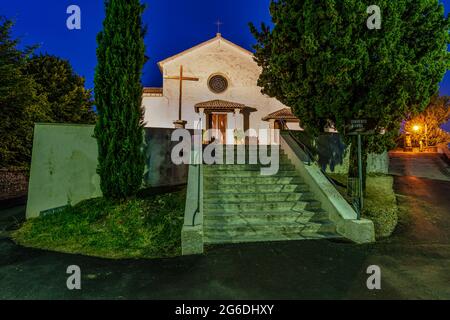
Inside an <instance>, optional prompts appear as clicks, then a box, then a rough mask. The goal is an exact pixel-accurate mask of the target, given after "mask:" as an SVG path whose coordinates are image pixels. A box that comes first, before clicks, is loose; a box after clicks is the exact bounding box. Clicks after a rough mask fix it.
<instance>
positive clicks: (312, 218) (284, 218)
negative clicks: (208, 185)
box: [204, 210, 329, 226]
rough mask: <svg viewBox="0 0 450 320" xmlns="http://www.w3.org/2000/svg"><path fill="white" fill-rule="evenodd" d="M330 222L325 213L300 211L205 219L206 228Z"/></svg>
mask: <svg viewBox="0 0 450 320" xmlns="http://www.w3.org/2000/svg"><path fill="white" fill-rule="evenodd" d="M327 221H329V218H328V215H327V214H326V213H325V211H322V210H317V211H306V210H303V211H299V212H292V211H288V212H278V213H276V212H257V213H240V214H233V213H216V214H208V215H205V217H204V225H205V226H218V225H222V226H223V225H224V224H229V225H234V224H248V223H250V224H258V223H273V222H275V223H277V222H278V223H309V222H315V223H323V222H327Z"/></svg>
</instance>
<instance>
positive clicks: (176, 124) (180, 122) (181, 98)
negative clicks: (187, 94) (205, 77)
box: [164, 66, 200, 128]
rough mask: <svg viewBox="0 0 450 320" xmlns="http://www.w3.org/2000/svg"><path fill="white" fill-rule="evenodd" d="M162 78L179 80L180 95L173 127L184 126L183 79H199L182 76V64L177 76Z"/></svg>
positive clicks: (197, 79)
mask: <svg viewBox="0 0 450 320" xmlns="http://www.w3.org/2000/svg"><path fill="white" fill-rule="evenodd" d="M164 79H169V80H178V81H180V97H179V105H178V120H177V121H175V123H174V124H175V127H176V128H181V127H182V128H184V127H185V125H186V121H184V120H182V118H181V109H182V107H183V81H199V80H200V79H199V78H192V77H184V76H183V66H180V75H179V76H167V77H164Z"/></svg>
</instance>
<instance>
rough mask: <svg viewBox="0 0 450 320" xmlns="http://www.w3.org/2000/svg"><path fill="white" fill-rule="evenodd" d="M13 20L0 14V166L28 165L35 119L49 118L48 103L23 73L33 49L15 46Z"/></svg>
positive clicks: (46, 119)
mask: <svg viewBox="0 0 450 320" xmlns="http://www.w3.org/2000/svg"><path fill="white" fill-rule="evenodd" d="M12 27H13V22H12V21H10V20H8V19H6V18H3V17H0V111H1V117H0V167H11V166H18V167H28V166H29V163H30V159H31V148H32V143H33V127H34V123H35V122H40V121H50V118H49V111H50V109H49V106H48V103H47V100H46V97H45V95H44V94H42V93H40V92H39V90H38V86H37V84H36V82H35V81H34V79H33V77H32V76H30V75H27V73H26V72H25V70H26V67H27V63H28V59H29V56H30V55H31V54H32V52H33V50H34V48H33V47H30V48H27V49H25V50H19V49H18V48H17V46H18V44H19V41H18V40H16V39H13V38H12V36H11V30H12Z"/></svg>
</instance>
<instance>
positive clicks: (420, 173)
mask: <svg viewBox="0 0 450 320" xmlns="http://www.w3.org/2000/svg"><path fill="white" fill-rule="evenodd" d="M389 173H390V174H392V175H395V176H414V177H419V178H428V179H433V180H443V181H450V168H449V166H448V165H447V163H446V162H444V160H442V157H441V155H440V154H437V153H406V152H392V153H390V168H389Z"/></svg>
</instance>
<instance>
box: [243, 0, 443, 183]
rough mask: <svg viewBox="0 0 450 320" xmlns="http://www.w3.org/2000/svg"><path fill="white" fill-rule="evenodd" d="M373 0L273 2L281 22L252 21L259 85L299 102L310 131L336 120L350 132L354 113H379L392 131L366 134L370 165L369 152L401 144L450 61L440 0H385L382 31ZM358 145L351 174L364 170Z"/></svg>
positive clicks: (379, 119) (273, 10) (293, 104)
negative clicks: (373, 15) (376, 26)
mask: <svg viewBox="0 0 450 320" xmlns="http://www.w3.org/2000/svg"><path fill="white" fill-rule="evenodd" d="M370 4H371V3H368V2H367V1H361V0H346V1H337V0H278V1H272V2H271V5H270V12H271V15H272V20H273V24H274V26H273V28H271V27H269V26H267V25H264V24H262V26H261V29H260V30H258V29H257V28H255V26H253V25H252V24H250V28H251V31H252V32H253V34H254V35H255V37H256V39H257V45H256V46H255V49H256V54H255V59H256V61H257V63H258V64H259V65H260V66H261V67H262V74H261V76H260V78H259V81H258V85H259V86H260V87H262V88H263V89H262V92H263V93H265V94H268V95H269V96H271V97H276V98H277V99H278V100H280V101H281V102H283V103H284V104H286V105H288V106H290V107H292V109H293V112H294V113H295V114H296V115H297V116H298V117H299V118H300V119H301V121H302V123H303V126H304V127H306V129H307V130H309V131H311V132H313V133H315V134H318V132H320V131H322V130H323V128H324V126H325V125H326V123H327V121H332V122H333V123H334V125H335V127H336V129H337V130H338V131H339V132H341V133H343V132H344V127H345V123H346V121H348V120H349V119H353V118H373V119H375V121H376V123H377V126H378V129H380V130H381V129H385V130H386V134H384V135H383V136H380V135H377V136H372V137H367V138H365V139H364V145H363V154H364V164H366V159H367V153H368V152H371V151H373V152H379V151H382V150H385V149H386V148H389V147H391V146H392V145H393V143H394V141H395V137H397V136H398V130H399V128H400V124H401V122H402V119H404V118H405V117H406V115H407V114H409V113H415V112H418V111H421V110H423V109H424V108H425V107H426V105H427V104H428V103H429V101H430V97H431V96H432V95H433V94H435V93H436V92H437V90H438V84H439V82H440V81H441V80H442V78H443V76H444V74H445V72H446V71H447V67H448V64H449V54H448V52H447V44H448V42H449V20H448V18H446V17H445V15H444V7H443V6H442V4H440V2H439V1H438V0H416V1H411V0H396V1H392V0H379V1H377V5H378V6H379V7H380V8H381V12H382V29H381V30H369V29H368V28H367V26H366V22H367V19H368V18H369V15H368V14H367V7H368V6H369V5H370ZM346 140H347V141H346V142H347V143H349V142H354V141H351V139H350V138H346ZM355 147H356V143H352V144H351V161H350V169H349V177H356V176H357V161H356V152H355V150H356V148H355ZM364 172H365V170H364Z"/></svg>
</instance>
